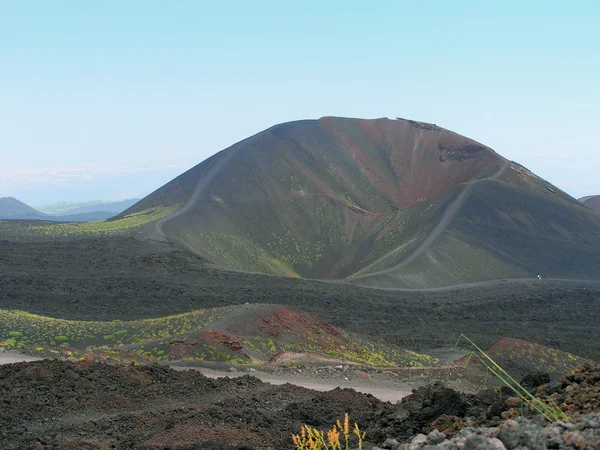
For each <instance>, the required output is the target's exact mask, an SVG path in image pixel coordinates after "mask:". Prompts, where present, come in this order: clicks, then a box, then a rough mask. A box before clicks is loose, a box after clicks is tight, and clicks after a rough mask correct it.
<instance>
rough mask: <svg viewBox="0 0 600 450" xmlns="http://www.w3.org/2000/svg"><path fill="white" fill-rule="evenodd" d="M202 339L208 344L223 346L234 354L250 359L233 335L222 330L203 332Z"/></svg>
mask: <svg viewBox="0 0 600 450" xmlns="http://www.w3.org/2000/svg"><path fill="white" fill-rule="evenodd" d="M200 337H201V338H202V339H203V340H204V341H205V342H206V343H208V344H212V345H220V346H223V347H225V348H227V349H228V350H230V351H232V352H233V353H236V354H238V355H240V356H243V357H244V358H249V356H248V355H247V354H246V353H245V352H244V346H243V345H242V343H241V342H240V340H239V339H238V338H237V337H235V336H234V335H233V334H230V333H227V332H226V331H221V330H208V331H204V332H202V333H201V334H200Z"/></svg>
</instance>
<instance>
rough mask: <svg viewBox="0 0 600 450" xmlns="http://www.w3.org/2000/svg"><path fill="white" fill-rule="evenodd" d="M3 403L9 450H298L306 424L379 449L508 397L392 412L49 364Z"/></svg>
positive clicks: (278, 389)
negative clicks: (350, 425) (347, 429)
mask: <svg viewBox="0 0 600 450" xmlns="http://www.w3.org/2000/svg"><path fill="white" fill-rule="evenodd" d="M486 395H487V394H486ZM0 398H1V399H2V400H1V402H2V403H1V405H0V448H2V449H7V450H8V449H16V448H24V447H26V446H29V447H27V448H31V449H50V448H52V449H55V448H61V449H67V448H68V449H70V450H72V449H83V448H111V446H113V445H114V446H115V447H116V448H119V449H126V448H127V449H128V448H160V449H166V448H192V447H188V446H192V445H194V444H199V443H203V442H211V441H213V442H221V443H226V444H229V445H232V446H234V448H236V447H237V446H242V445H248V446H250V448H274V449H282V448H292V442H291V439H290V435H291V433H295V432H297V431H298V430H299V429H300V427H301V426H302V425H303V424H308V425H311V426H314V427H318V428H319V429H325V428H330V427H331V426H332V425H333V424H334V423H335V422H336V420H338V419H340V418H341V417H342V416H343V414H344V413H345V412H348V413H349V414H350V416H351V419H352V420H353V421H356V422H357V423H359V424H360V426H361V428H362V429H363V430H364V431H366V432H367V436H369V439H368V440H369V441H372V442H380V441H383V440H385V438H386V437H388V436H395V437H399V438H402V439H408V438H410V437H411V436H413V435H414V434H416V433H418V432H421V431H422V430H424V429H425V428H427V427H429V426H430V425H431V423H432V422H433V421H434V420H435V419H437V418H438V417H439V416H440V415H444V414H445V415H449V416H459V417H462V416H464V415H465V414H466V413H467V411H469V412H470V414H474V413H477V414H481V413H482V412H483V411H485V409H486V408H487V407H488V406H489V404H491V403H492V402H493V400H494V399H500V398H501V397H499V394H498V395H497V394H494V395H492V398H491V399H488V398H487V397H485V396H469V395H465V394H459V393H457V392H455V391H453V390H451V389H448V388H444V387H443V386H441V385H434V386H430V387H426V388H421V389H419V390H417V391H415V394H414V395H412V396H409V397H408V398H407V399H406V400H405V401H403V403H401V404H398V405H392V404H390V403H384V402H381V401H379V400H377V399H376V398H374V397H373V396H371V395H368V394H361V393H357V392H356V391H354V390H352V389H339V388H338V389H335V390H333V391H330V392H316V391H311V390H308V389H303V388H299V387H295V386H292V385H283V386H272V385H270V384H268V383H262V382H261V381H259V380H257V379H256V378H252V377H250V376H244V377H241V378H235V379H229V378H221V379H217V380H211V379H209V378H206V377H204V376H203V375H202V374H200V373H199V372H196V371H185V372H183V371H174V370H172V369H168V368H166V367H164V366H157V365H152V366H137V367H133V366H119V365H116V366H112V365H108V364H105V363H97V362H77V363H75V362H70V361H56V360H54V361H52V360H46V361H36V362H31V363H18V364H11V365H5V366H0ZM486 403H487V405H486Z"/></svg>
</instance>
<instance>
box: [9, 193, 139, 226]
mask: <svg viewBox="0 0 600 450" xmlns="http://www.w3.org/2000/svg"><path fill="white" fill-rule="evenodd" d="M137 200H138V199H128V200H122V201H119V202H103V201H93V202H86V203H66V202H63V203H57V204H54V205H46V206H43V207H40V209H35V208H32V207H31V206H29V205H27V204H25V203H23V202H22V201H20V200H17V199H16V198H14V197H2V198H0V219H12V220H47V221H52V222H92V221H96V220H105V219H108V218H110V217H112V216H114V215H115V214H118V213H120V212H121V211H123V210H125V209H127V208H128V207H130V206H132V205H134V204H135V203H136V201H137Z"/></svg>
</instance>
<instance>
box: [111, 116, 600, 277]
mask: <svg viewBox="0 0 600 450" xmlns="http://www.w3.org/2000/svg"><path fill="white" fill-rule="evenodd" d="M177 204H180V205H183V207H181V208H180V209H179V210H178V211H177V212H176V213H174V214H172V215H171V216H169V217H167V218H164V219H162V220H160V221H159V222H158V223H156V224H154V225H153V226H152V227H150V228H148V230H147V235H148V236H149V237H153V238H159V239H168V240H171V241H173V242H176V243H179V244H180V245H183V246H184V247H186V248H188V249H191V250H193V251H194V252H196V253H198V254H200V255H202V256H203V257H204V258H206V259H207V260H209V261H211V262H213V263H215V264H217V265H221V266H225V267H229V268H233V269H238V270H244V271H254V272H263V273H272V274H279V275H287V276H302V277H311V278H346V277H352V280H353V282H360V283H361V284H367V285H378V284H379V283H380V282H382V283H383V281H385V283H384V284H385V285H390V286H391V287H402V286H405V287H422V286H438V285H445V284H448V283H450V284H456V283H457V282H458V283H460V282H461V280H464V281H480V280H486V279H494V278H500V277H521V276H534V274H537V273H538V272H537V270H539V269H538V268H539V267H543V268H546V269H548V270H549V269H550V268H552V273H556V274H557V275H558V276H561V275H563V274H564V275H566V274H567V273H568V274H571V273H572V272H573V270H572V268H560V267H559V265H558V264H557V263H556V262H555V261H554V259H555V258H556V255H561V254H569V255H574V254H575V251H576V250H575V249H585V250H586V251H588V252H591V253H589V254H590V255H591V254H592V253H593V252H595V251H597V250H600V248H598V246H599V244H598V239H593V238H592V236H598V232H600V220H598V218H596V217H595V216H594V215H592V214H591V213H590V214H588V211H587V210H585V209H584V208H582V207H581V206H580V204H579V203H577V202H576V201H575V200H574V199H572V198H571V197H569V196H568V195H567V194H565V193H564V192H562V191H560V189H558V188H556V187H554V186H552V185H550V184H549V183H547V182H546V181H544V180H542V179H541V178H539V177H537V176H535V175H534V174H532V173H531V172H529V171H528V170H527V169H525V168H523V167H521V166H519V165H518V164H516V163H510V162H509V161H507V160H506V159H504V158H502V157H501V156H500V155H498V154H497V153H495V152H494V151H493V150H491V149H489V148H488V147H485V146H484V145H481V144H479V143H477V142H475V141H473V140H471V139H468V138H466V137H463V136H460V135H458V134H456V133H453V132H451V131H448V130H445V129H443V128H440V127H437V126H436V125H432V124H425V123H420V122H413V121H408V120H403V119H399V120H388V119H377V120H360V119H344V118H335V117H326V118H322V119H319V120H305V121H298V122H290V123H285V124H281V125H277V126H274V127H272V128H270V129H268V130H265V131H263V132H261V133H258V134H257V135H255V136H252V137H250V138H248V139H246V140H244V141H241V142H239V143H237V144H235V145H233V146H232V147H230V148H228V149H226V150H224V151H222V152H220V153H218V154H216V155H214V156H213V157H211V158H209V159H207V160H206V161H204V162H203V163H201V164H199V165H197V166H196V167H194V168H192V169H190V170H189V171H187V172H186V173H184V174H182V175H181V176H179V177H177V178H176V179H174V180H173V181H171V182H170V183H168V184H166V185H165V186H163V187H162V188H160V189H159V190H157V191H156V192H154V193H152V194H150V195H149V196H148V197H146V198H145V199H143V200H141V201H140V202H138V203H137V204H136V205H134V206H133V207H132V208H130V209H128V210H126V211H125V212H124V213H122V215H126V214H131V213H135V212H139V211H143V210H147V209H149V208H153V207H157V206H163V207H173V206H174V205H177ZM482 205H483V206H482ZM500 206H501V207H502V209H501V210H500V209H498V208H500ZM542 206H543V207H542ZM482 208H483V209H482ZM485 208H491V210H490V211H487V210H485ZM530 208H533V211H531V212H529V211H528V210H529V209H530ZM543 208H547V210H546V209H543ZM481 211H486V212H485V214H484V215H482V214H480V212H481ZM492 212H494V213H495V214H496V215H497V220H498V222H497V226H496V228H494V229H493V230H492V229H489V230H486V231H490V230H492V231H495V233H492V234H491V235H490V236H489V239H488V238H487V236H485V235H483V234H482V232H483V231H482V229H481V228H478V226H479V222H481V221H482V220H484V219H485V218H486V217H488V215H489V214H491V213H492ZM571 213H572V214H573V217H572V218H571V219H568V220H567V219H566V218H567V215H569V214H571ZM507 214H508V215H507ZM539 214H541V216H539V217H538V215H539ZM527 215H531V216H532V218H531V220H529V221H528V220H524V219H523V217H525V216H527ZM117 218H119V216H117ZM542 218H543V219H542ZM565 220H566V222H565ZM473 221H474V222H473ZM460 224H462V225H460ZM459 225H460V226H459ZM542 225H543V226H542ZM514 230H516V232H517V234H518V235H519V236H524V235H527V236H529V239H531V241H532V246H533V247H532V248H529V249H525V250H523V249H522V248H521V247H519V246H515V245H512V244H511V242H512V236H511V232H513V231H514ZM476 232H477V233H476ZM478 233H479V234H478ZM537 233H542V234H540V235H539V236H537ZM548 243H552V244H553V245H557V247H555V248H554V250H552V251H544V252H541V253H536V250H535V249H539V248H541V247H544V246H545V245H546V244H548ZM572 243H575V248H572V247H571V244H572ZM443 245H446V247H447V248H445V250H444V251H443V252H442V253H444V252H445V253H447V255H446V256H444V257H441V256H440V258H441V259H437V260H436V258H433V259H432V253H431V252H433V251H442V250H441V249H440V248H441V247H440V246H443ZM507 245H508V247H506V246H507ZM503 248H511V251H512V250H514V251H515V254H511V255H507V254H506V252H505V251H503ZM436 249H437V250H436ZM445 253H444V254H445ZM423 258H425V260H423ZM572 259H575V258H574V257H573V258H572ZM584 259H585V260H586V261H588V262H589V263H590V264H589V266H587V267H586V268H585V270H584V271H583V272H580V271H578V272H577V273H580V276H582V277H585V276H592V275H593V276H596V275H600V262H598V261H595V260H593V258H592V256H590V257H589V258H588V257H586V258H584ZM422 260H423V261H422ZM470 262H475V263H476V264H477V268H476V270H466V269H465V265H467V264H469V263H470ZM415 264H417V266H418V270H415ZM390 269H391V270H392V271H394V273H395V276H394V277H393V278H390V276H388V275H387V273H386V276H385V277H383V278H384V280H382V279H381V278H382V277H380V276H377V277H376V278H373V277H374V275H373V274H374V273H379V272H381V271H383V270H390ZM461 271H462V272H465V273H464V274H463V275H461ZM399 272H401V273H402V274H404V275H406V276H404V275H402V276H398V275H399ZM366 278H369V281H368V282H367V281H359V280H363V279H366ZM390 279H391V281H390ZM374 280H375V281H374Z"/></svg>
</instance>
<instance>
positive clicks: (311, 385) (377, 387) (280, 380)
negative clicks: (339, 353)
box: [172, 366, 411, 403]
mask: <svg viewBox="0 0 600 450" xmlns="http://www.w3.org/2000/svg"><path fill="white" fill-rule="evenodd" d="M172 368H173V369H175V370H189V369H193V370H198V371H200V373H202V374H203V375H205V376H207V377H209V378H223V377H229V378H236V377H242V376H244V375H250V376H253V377H256V378H258V379H259V380H261V381H264V382H265V383H271V384H274V385H282V384H286V383H289V384H292V385H294V386H299V387H303V388H306V389H313V390H315V391H321V392H325V391H331V390H333V389H335V388H338V387H339V388H351V389H354V390H355V391H357V392H362V393H363V394H371V395H373V396H374V397H376V398H378V399H379V400H381V401H387V402H392V403H396V402H397V401H399V400H401V399H403V398H404V397H406V396H407V395H409V394H410V393H411V387H410V386H406V387H405V388H403V389H400V388H397V387H394V386H388V385H386V384H385V383H383V382H380V381H370V380H365V381H363V382H361V381H358V380H344V379H341V380H340V379H317V378H310V377H306V378H295V377H294V378H292V377H286V376H280V375H273V374H270V373H266V372H260V371H257V372H251V373H248V372H225V371H220V370H213V369H206V368H192V367H177V366H172Z"/></svg>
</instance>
